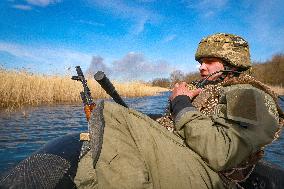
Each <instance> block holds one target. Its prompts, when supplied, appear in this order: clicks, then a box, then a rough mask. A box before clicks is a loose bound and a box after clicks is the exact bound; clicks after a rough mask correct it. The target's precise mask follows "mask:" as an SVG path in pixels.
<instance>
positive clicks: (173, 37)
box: [163, 34, 177, 43]
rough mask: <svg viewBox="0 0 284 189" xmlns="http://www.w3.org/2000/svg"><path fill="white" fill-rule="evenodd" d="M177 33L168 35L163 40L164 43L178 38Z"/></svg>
mask: <svg viewBox="0 0 284 189" xmlns="http://www.w3.org/2000/svg"><path fill="white" fill-rule="evenodd" d="M176 37H177V35H176V34H172V35H168V36H166V37H165V39H164V40H163V42H164V43H167V42H170V41H173V40H174V39H176Z"/></svg>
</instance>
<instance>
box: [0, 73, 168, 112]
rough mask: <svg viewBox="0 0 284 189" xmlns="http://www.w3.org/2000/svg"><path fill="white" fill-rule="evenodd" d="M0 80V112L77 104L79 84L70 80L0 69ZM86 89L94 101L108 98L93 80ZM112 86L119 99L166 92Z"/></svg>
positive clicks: (136, 84) (132, 85)
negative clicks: (7, 109) (26, 107)
mask: <svg viewBox="0 0 284 189" xmlns="http://www.w3.org/2000/svg"><path fill="white" fill-rule="evenodd" d="M0 78H1V83H0V108H12V109H13V108H18V107H21V106H23V105H39V104H54V103H74V102H81V98H80V91H82V89H83V87H82V84H81V83H80V82H78V81H73V80H71V79H70V76H44V75H35V74H31V73H27V72H25V71H8V70H4V69H2V70H0ZM88 86H89V88H90V90H91V93H92V96H93V98H94V99H98V98H108V95H107V94H106V93H105V91H104V90H103V89H102V88H101V87H100V86H99V84H98V83H97V82H96V81H95V80H94V79H93V78H90V79H88ZM114 86H115V88H116V89H117V91H118V93H119V94H120V95H121V96H123V97H136V96H150V95H156V94H157V93H158V92H162V91H166V90H167V89H164V88H161V87H152V86H148V85H146V84H144V83H142V82H131V83H118V82H114Z"/></svg>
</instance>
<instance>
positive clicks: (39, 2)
mask: <svg viewBox="0 0 284 189" xmlns="http://www.w3.org/2000/svg"><path fill="white" fill-rule="evenodd" d="M26 2H27V3H28V4H30V5H35V6H40V7H46V6H48V5H50V4H56V3H60V2H61V0H26Z"/></svg>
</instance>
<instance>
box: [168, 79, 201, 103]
mask: <svg viewBox="0 0 284 189" xmlns="http://www.w3.org/2000/svg"><path fill="white" fill-rule="evenodd" d="M201 91H202V89H200V88H198V89H195V90H189V89H188V87H187V83H186V82H181V83H176V84H175V86H174V88H173V90H172V94H171V96H170V100H171V101H172V100H173V99H174V98H175V97H177V96H179V95H186V96H188V97H189V98H190V99H193V98H194V97H195V96H197V95H198V94H199V93H200V92H201Z"/></svg>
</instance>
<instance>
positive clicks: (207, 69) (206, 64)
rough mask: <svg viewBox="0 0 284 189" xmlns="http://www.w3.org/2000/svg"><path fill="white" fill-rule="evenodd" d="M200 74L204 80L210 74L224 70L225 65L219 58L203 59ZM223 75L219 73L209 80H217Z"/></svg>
mask: <svg viewBox="0 0 284 189" xmlns="http://www.w3.org/2000/svg"><path fill="white" fill-rule="evenodd" d="M199 63H200V67H199V72H200V75H201V77H202V78H203V79H204V78H206V77H207V76H208V75H209V74H211V73H214V72H216V71H220V70H224V65H223V64H222V60H221V59H219V58H202V59H201V60H200V61H199ZM221 74H222V73H217V74H215V75H212V76H211V77H209V78H208V80H215V79H217V78H218V77H219V76H220V75H221Z"/></svg>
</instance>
